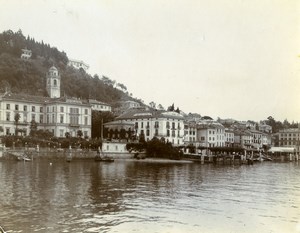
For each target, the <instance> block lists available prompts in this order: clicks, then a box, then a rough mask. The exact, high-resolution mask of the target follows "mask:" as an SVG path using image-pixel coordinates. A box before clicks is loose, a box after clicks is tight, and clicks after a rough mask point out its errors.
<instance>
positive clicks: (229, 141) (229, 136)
mask: <svg viewBox="0 0 300 233" xmlns="http://www.w3.org/2000/svg"><path fill="white" fill-rule="evenodd" d="M225 146H226V147H233V146H234V130H233V129H227V128H226V129H225Z"/></svg>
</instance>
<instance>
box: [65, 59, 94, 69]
mask: <svg viewBox="0 0 300 233" xmlns="http://www.w3.org/2000/svg"><path fill="white" fill-rule="evenodd" d="M68 65H69V66H72V67H74V68H75V69H80V68H82V69H84V70H85V71H87V70H88V68H89V65H88V64H86V63H84V62H83V61H79V60H75V59H69V63H68Z"/></svg>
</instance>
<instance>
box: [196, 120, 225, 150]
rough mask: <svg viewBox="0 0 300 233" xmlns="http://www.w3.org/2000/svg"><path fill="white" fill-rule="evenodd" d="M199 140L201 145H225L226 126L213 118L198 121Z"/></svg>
mask: <svg viewBox="0 0 300 233" xmlns="http://www.w3.org/2000/svg"><path fill="white" fill-rule="evenodd" d="M197 141H198V142H199V146H201V147H224V146H225V127H224V126H223V125H222V124H220V123H218V122H216V121H212V120H202V121H199V122H198V123H197Z"/></svg>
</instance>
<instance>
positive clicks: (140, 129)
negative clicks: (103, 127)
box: [107, 109, 184, 146]
mask: <svg viewBox="0 0 300 233" xmlns="http://www.w3.org/2000/svg"><path fill="white" fill-rule="evenodd" d="M183 119H184V118H183V116H182V115H181V114H179V113H177V112H170V111H159V110H145V109H131V110H129V111H127V112H125V113H124V114H122V115H120V116H119V117H117V118H116V123H118V124H119V125H122V124H128V123H134V129H133V131H134V133H135V135H136V136H137V137H139V138H140V137H144V138H145V140H146V141H149V140H151V139H152V138H153V137H157V138H164V139H165V140H166V141H169V142H171V143H172V144H173V145H175V146H179V145H183V138H184V124H183ZM107 125H111V124H107Z"/></svg>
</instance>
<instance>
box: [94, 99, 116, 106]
mask: <svg viewBox="0 0 300 233" xmlns="http://www.w3.org/2000/svg"><path fill="white" fill-rule="evenodd" d="M89 103H90V104H102V105H107V106H111V105H110V104H108V103H104V102H101V101H98V100H93V99H89Z"/></svg>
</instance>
